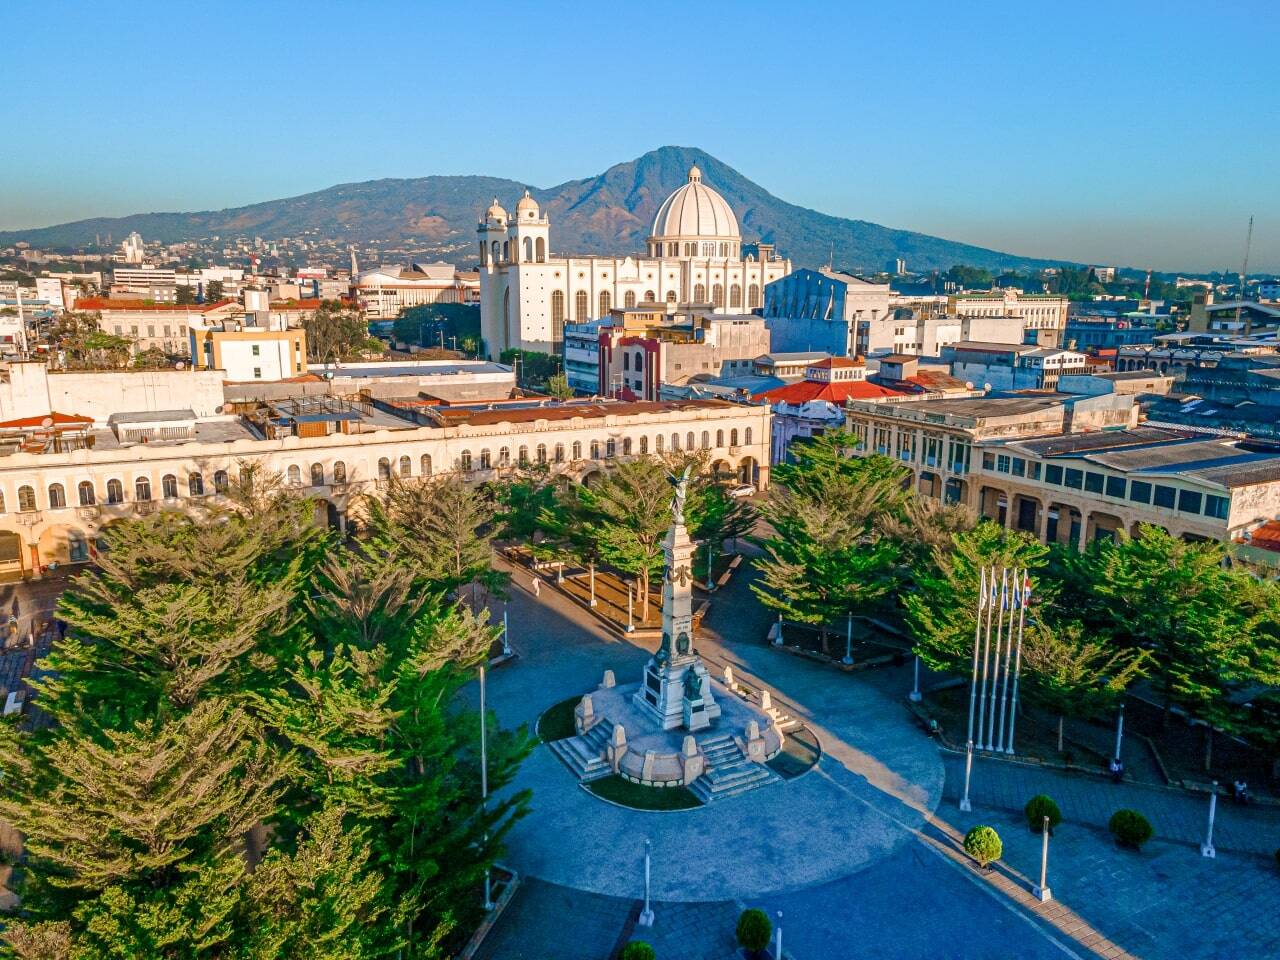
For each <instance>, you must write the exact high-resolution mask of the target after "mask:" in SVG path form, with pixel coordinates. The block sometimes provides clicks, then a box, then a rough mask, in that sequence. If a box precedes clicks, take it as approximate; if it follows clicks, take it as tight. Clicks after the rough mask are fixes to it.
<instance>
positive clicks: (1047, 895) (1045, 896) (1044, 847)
mask: <svg viewBox="0 0 1280 960" xmlns="http://www.w3.org/2000/svg"><path fill="white" fill-rule="evenodd" d="M1040 833H1041V835H1042V838H1043V840H1042V843H1041V845H1040V882H1039V883H1037V884H1033V885H1032V887H1031V894H1032V896H1034V897H1035V898H1036V899H1037V900H1039V901H1040V902H1041V903H1044V902H1045V901H1046V900H1052V899H1053V891H1052V890H1050V889H1049V883H1048V875H1049V818H1048V816H1046V817H1045V818H1044V822H1043V823H1042V824H1041V825H1040Z"/></svg>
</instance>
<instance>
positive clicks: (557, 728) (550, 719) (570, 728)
mask: <svg viewBox="0 0 1280 960" xmlns="http://www.w3.org/2000/svg"><path fill="white" fill-rule="evenodd" d="M581 699H582V698H581V697H570V698H569V699H568V700H561V701H560V702H559V703H557V704H556V705H555V706H552V707H548V708H547V709H546V710H544V711H543V712H542V716H540V717H539V718H538V738H539V739H540V740H541V741H542V742H543V743H550V742H551V741H552V740H567V739H568V738H569V737H573V736H577V733H578V731H577V728H575V727H574V725H573V709H574V707H576V706H577V705H578V701H580V700H581Z"/></svg>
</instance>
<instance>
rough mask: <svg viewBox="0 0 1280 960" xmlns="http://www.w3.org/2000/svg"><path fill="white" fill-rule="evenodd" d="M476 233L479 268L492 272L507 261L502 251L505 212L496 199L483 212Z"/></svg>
mask: <svg viewBox="0 0 1280 960" xmlns="http://www.w3.org/2000/svg"><path fill="white" fill-rule="evenodd" d="M476 233H477V234H479V237H480V268H481V269H482V270H483V269H488V270H489V271H490V272H492V271H493V269H494V268H495V267H496V266H497V265H498V264H500V263H502V262H503V261H505V260H506V259H507V255H506V253H505V252H504V250H503V246H504V245H505V244H506V242H507V211H506V210H504V209H503V208H502V204H500V203H498V198H497V197H494V198H493V203H491V204H489V209H488V210H486V211H485V215H484V219H483V220H481V221H480V225H479V226H478V227H477V228H476Z"/></svg>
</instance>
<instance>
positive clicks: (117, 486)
mask: <svg viewBox="0 0 1280 960" xmlns="http://www.w3.org/2000/svg"><path fill="white" fill-rule="evenodd" d="M107 503H124V484H123V483H121V482H120V481H119V480H108V481H107Z"/></svg>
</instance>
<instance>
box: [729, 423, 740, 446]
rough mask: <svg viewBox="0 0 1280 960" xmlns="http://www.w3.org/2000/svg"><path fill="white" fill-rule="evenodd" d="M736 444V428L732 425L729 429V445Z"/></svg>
mask: <svg viewBox="0 0 1280 960" xmlns="http://www.w3.org/2000/svg"><path fill="white" fill-rule="evenodd" d="M737 445H738V428H737V427H734V428H733V429H732V430H730V431H729V446H731V447H736V446H737Z"/></svg>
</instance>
